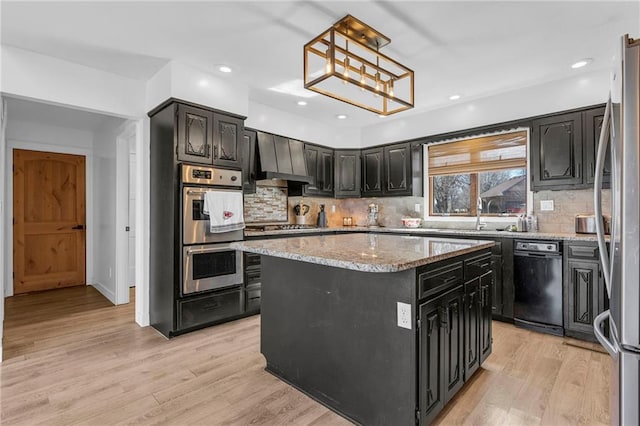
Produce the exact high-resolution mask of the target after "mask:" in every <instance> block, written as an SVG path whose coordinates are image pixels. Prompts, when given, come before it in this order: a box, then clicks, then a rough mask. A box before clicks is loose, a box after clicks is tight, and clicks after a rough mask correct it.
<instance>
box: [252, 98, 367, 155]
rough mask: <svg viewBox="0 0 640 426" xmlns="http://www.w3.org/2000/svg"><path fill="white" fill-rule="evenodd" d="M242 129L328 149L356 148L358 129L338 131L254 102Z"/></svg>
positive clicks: (357, 146)
mask: <svg viewBox="0 0 640 426" xmlns="http://www.w3.org/2000/svg"><path fill="white" fill-rule="evenodd" d="M244 125H245V126H246V127H251V128H254V129H258V130H264V131H265V132H271V133H275V134H278V135H283V136H288V137H290V138H294V139H300V140H303V141H305V142H313V143H317V144H320V145H326V146H330V147H332V148H359V147H360V129H355V128H346V129H338V128H335V127H332V126H329V125H326V124H324V123H321V122H318V121H315V120H310V119H308V118H304V117H301V116H299V115H293V114H290V113H287V112H284V111H281V110H279V109H276V108H272V107H270V106H267V105H264V104H260V103H257V102H250V103H249V115H248V117H247V119H246V120H245V122H244Z"/></svg>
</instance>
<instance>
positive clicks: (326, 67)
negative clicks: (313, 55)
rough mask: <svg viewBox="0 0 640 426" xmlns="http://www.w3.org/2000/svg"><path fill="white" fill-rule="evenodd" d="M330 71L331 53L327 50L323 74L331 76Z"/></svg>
mask: <svg viewBox="0 0 640 426" xmlns="http://www.w3.org/2000/svg"><path fill="white" fill-rule="evenodd" d="M332 70H333V67H332V66H331V52H330V50H329V49H327V63H326V65H325V66H324V73H325V74H331V71H332Z"/></svg>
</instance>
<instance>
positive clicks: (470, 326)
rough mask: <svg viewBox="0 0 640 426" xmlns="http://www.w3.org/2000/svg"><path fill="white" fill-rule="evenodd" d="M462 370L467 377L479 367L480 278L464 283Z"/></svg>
mask: <svg viewBox="0 0 640 426" xmlns="http://www.w3.org/2000/svg"><path fill="white" fill-rule="evenodd" d="M464 289H465V300H466V303H465V305H466V309H465V320H464V348H465V353H464V370H465V378H466V379H468V378H469V377H471V375H472V374H473V373H475V372H476V370H477V369H478V368H479V367H480V353H479V350H480V315H481V313H480V278H475V279H473V280H471V281H468V282H466V283H465V284H464Z"/></svg>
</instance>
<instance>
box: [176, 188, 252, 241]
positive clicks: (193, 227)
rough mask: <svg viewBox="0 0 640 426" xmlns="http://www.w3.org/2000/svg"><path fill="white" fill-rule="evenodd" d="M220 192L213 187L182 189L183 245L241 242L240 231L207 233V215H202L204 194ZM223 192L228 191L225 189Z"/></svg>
mask: <svg viewBox="0 0 640 426" xmlns="http://www.w3.org/2000/svg"><path fill="white" fill-rule="evenodd" d="M209 191H220V189H217V188H213V187H195V186H185V187H184V188H182V242H183V244H205V243H221V242H229V241H242V239H243V237H244V233H243V231H242V229H240V230H237V231H230V232H221V233H211V232H209V215H206V214H204V211H203V209H204V194H205V193H206V192H209ZM225 191H229V190H228V189H225Z"/></svg>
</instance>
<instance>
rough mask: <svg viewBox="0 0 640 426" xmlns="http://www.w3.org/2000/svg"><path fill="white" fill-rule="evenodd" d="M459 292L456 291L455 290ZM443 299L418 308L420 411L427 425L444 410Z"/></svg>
mask: <svg viewBox="0 0 640 426" xmlns="http://www.w3.org/2000/svg"><path fill="white" fill-rule="evenodd" d="M458 291H460V290H458ZM443 300H444V298H443V297H440V298H436V299H434V300H432V301H430V302H427V303H423V304H422V305H420V307H419V315H418V318H419V319H420V324H421V327H420V359H419V364H420V365H419V368H420V377H419V383H420V392H419V395H420V412H421V414H422V418H423V420H424V421H423V423H424V424H429V423H431V421H432V420H433V419H434V418H435V417H436V416H437V415H438V413H439V412H440V411H441V410H442V408H444V389H443V386H442V383H443V382H444V380H443V379H444V375H443V373H444V368H443V366H444V358H445V354H444V334H445V331H444V327H443V326H442V325H443V324H444V322H443V317H444V309H443V307H442V302H443Z"/></svg>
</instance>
